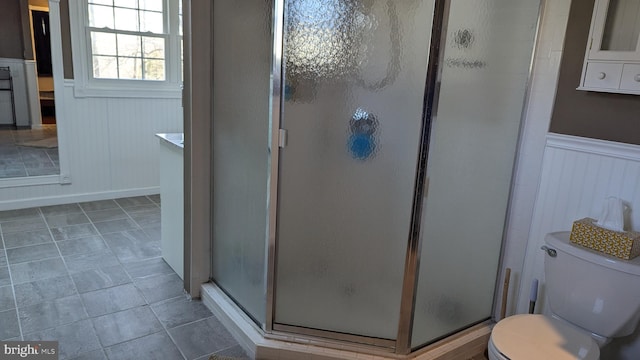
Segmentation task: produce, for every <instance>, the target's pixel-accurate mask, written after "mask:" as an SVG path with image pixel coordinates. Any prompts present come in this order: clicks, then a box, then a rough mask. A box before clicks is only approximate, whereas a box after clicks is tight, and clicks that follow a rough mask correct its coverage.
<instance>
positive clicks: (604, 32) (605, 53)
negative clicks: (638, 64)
mask: <svg viewBox="0 0 640 360" xmlns="http://www.w3.org/2000/svg"><path fill="white" fill-rule="evenodd" d="M639 40H640V0H596V3H595V6H594V13H593V18H592V22H591V38H590V41H591V43H590V44H589V46H590V48H589V59H591V60H620V61H633V60H640V52H639V51H638V49H639V46H638V42H639Z"/></svg>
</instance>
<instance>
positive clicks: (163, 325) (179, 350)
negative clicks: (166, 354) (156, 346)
mask: <svg viewBox="0 0 640 360" xmlns="http://www.w3.org/2000/svg"><path fill="white" fill-rule="evenodd" d="M175 298H178V296H176V297H175ZM175 298H174V299H175ZM167 300H169V299H167ZM149 309H150V310H151V312H152V313H153V316H155V317H156V318H157V319H158V321H159V322H160V325H161V326H162V328H163V329H164V332H165V333H166V334H167V336H169V339H171V342H172V343H173V345H174V346H175V347H176V349H178V352H180V355H182V357H183V359H184V360H187V359H188V358H187V356H186V355H185V354H184V352H183V351H182V349H180V346H178V343H177V342H176V339H174V338H173V336H171V333H170V332H169V329H167V326H166V325H165V324H164V323H163V322H162V320H160V318H158V314H156V312H155V310H154V309H153V306H151V304H149Z"/></svg>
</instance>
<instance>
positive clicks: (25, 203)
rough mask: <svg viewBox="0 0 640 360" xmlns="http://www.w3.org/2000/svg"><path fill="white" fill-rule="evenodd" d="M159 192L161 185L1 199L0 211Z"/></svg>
mask: <svg viewBox="0 0 640 360" xmlns="http://www.w3.org/2000/svg"><path fill="white" fill-rule="evenodd" d="M159 193H160V187H159V186H152V187H147V188H138V189H127V190H113V191H103V192H95V193H86V194H69V195H58V196H49V197H41V198H30V199H20V200H7V201H0V211H3V210H15V209H24V208H30V207H38V206H50V205H61V204H71V203H77V202H86V201H98V200H109V199H118V198H123V197H132V196H144V195H154V194H159Z"/></svg>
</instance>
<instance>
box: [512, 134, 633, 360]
mask: <svg viewBox="0 0 640 360" xmlns="http://www.w3.org/2000/svg"><path fill="white" fill-rule="evenodd" d="M608 196H615V197H619V198H621V199H623V200H624V201H625V202H626V203H628V204H629V205H630V206H631V209H632V212H631V213H630V219H629V220H630V224H631V228H632V229H633V230H640V146H637V145H628V144H622V143H617V142H609V141H603V140H593V139H587V138H582V137H574V136H567V135H556V134H549V135H547V143H546V147H545V151H544V158H543V163H542V175H541V180H540V184H539V188H538V195H537V198H536V202H535V207H534V212H533V218H532V224H531V230H530V233H529V242H528V245H527V255H526V259H525V265H524V270H523V275H522V286H521V287H520V296H519V300H518V308H517V312H518V313H525V312H526V311H527V308H528V305H529V284H531V281H532V279H533V278H537V279H539V280H540V284H541V286H540V289H541V292H540V296H539V299H538V301H539V302H538V304H537V309H536V312H544V311H546V310H547V309H546V308H545V301H544V294H545V291H544V262H543V261H544V252H543V251H542V250H540V247H541V246H542V245H543V244H544V236H545V234H547V233H549V232H554V231H568V230H571V225H572V223H573V221H574V220H577V219H581V218H584V217H592V218H598V217H599V216H600V212H601V211H602V205H603V202H604V199H605V198H606V197H608ZM604 350H606V351H608V354H609V356H607V357H603V358H605V359H637V358H638V354H640V332H637V334H636V335H632V336H630V337H628V338H625V339H624V340H618V341H616V342H614V343H612V344H611V345H610V346H608V347H607V348H606V349H603V351H604Z"/></svg>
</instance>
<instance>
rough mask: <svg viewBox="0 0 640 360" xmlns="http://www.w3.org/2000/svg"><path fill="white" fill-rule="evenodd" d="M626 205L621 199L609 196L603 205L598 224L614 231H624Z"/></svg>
mask: <svg viewBox="0 0 640 360" xmlns="http://www.w3.org/2000/svg"><path fill="white" fill-rule="evenodd" d="M624 211H625V206H624V203H623V202H622V200H621V199H618V198H617V197H613V196H611V197H608V198H606V199H605V202H604V205H603V206H602V214H601V215H600V218H599V219H598V222H596V225H598V226H600V227H603V228H605V229H608V230H613V231H624Z"/></svg>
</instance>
